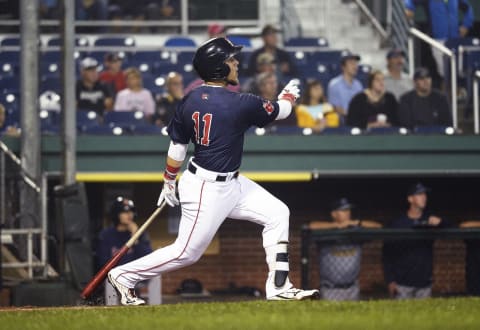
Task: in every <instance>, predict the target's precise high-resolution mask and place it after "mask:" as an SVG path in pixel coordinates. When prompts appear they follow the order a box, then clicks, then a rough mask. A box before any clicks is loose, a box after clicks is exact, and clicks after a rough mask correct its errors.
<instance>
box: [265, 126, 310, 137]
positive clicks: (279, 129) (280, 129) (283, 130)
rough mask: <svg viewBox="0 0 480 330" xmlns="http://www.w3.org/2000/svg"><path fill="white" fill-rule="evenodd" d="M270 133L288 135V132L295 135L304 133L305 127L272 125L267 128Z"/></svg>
mask: <svg viewBox="0 0 480 330" xmlns="http://www.w3.org/2000/svg"><path fill="white" fill-rule="evenodd" d="M267 132H268V134H269V135H270V134H279V135H287V134H294V135H302V132H303V128H302V127H298V126H282V125H278V126H276V125H275V126H271V127H269V128H268V130H267Z"/></svg>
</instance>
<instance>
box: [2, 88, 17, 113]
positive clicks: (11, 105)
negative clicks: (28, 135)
mask: <svg viewBox="0 0 480 330" xmlns="http://www.w3.org/2000/svg"><path fill="white" fill-rule="evenodd" d="M0 103H1V104H3V106H4V107H5V108H6V109H7V110H8V109H14V110H17V109H18V108H19V105H20V95H19V94H18V93H12V92H6V93H2V92H0Z"/></svg>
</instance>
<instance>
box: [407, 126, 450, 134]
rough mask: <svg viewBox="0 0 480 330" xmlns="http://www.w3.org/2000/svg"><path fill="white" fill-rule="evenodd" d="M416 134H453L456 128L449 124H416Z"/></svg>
mask: <svg viewBox="0 0 480 330" xmlns="http://www.w3.org/2000/svg"><path fill="white" fill-rule="evenodd" d="M413 133H414V134H424V135H429V134H440V135H453V134H455V129H454V128H453V127H449V126H416V127H414V129H413Z"/></svg>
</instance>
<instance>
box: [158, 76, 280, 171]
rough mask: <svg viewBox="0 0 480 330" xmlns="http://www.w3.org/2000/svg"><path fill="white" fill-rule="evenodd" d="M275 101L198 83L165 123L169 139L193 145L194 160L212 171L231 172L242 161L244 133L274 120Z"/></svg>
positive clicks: (276, 112) (275, 113) (276, 110)
mask: <svg viewBox="0 0 480 330" xmlns="http://www.w3.org/2000/svg"><path fill="white" fill-rule="evenodd" d="M278 110H279V107H278V103H277V102H270V101H268V100H264V99H262V98H260V97H258V96H255V95H252V94H241V93H236V92H232V91H229V90H227V89H225V88H222V87H214V86H206V85H202V86H200V87H198V88H196V89H194V90H192V91H191V92H190V93H189V94H188V95H186V96H185V97H184V99H183V100H182V103H181V104H180V105H179V107H178V109H177V111H176V112H175V116H174V118H173V119H172V121H171V122H170V124H169V125H168V134H169V135H170V138H171V139H172V141H174V142H177V143H181V144H188V143H189V141H192V142H193V143H194V145H195V152H194V158H195V163H196V164H198V165H199V166H201V167H203V168H204V169H207V170H210V171H215V172H233V171H236V170H238V168H239V167H240V164H241V162H242V153H243V139H244V134H245V132H246V131H247V130H248V128H250V127H251V126H257V127H263V126H265V125H267V124H268V123H270V122H272V121H273V120H275V118H276V117H277V115H278Z"/></svg>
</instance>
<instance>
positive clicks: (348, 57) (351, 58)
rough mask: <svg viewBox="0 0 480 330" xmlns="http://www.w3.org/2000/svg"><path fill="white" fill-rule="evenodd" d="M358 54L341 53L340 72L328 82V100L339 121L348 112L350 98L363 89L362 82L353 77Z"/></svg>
mask: <svg viewBox="0 0 480 330" xmlns="http://www.w3.org/2000/svg"><path fill="white" fill-rule="evenodd" d="M359 61H360V56H359V55H356V54H352V53H345V54H343V56H342V58H341V59H340V64H341V68H342V73H341V74H340V75H338V76H337V77H335V78H333V79H332V80H330V82H329V83H328V93H327V95H328V100H329V101H330V103H331V104H332V105H333V106H334V107H335V111H336V112H337V113H338V114H339V115H340V118H341V122H342V123H343V122H344V121H345V119H344V117H345V116H346V115H347V113H348V106H349V105H350V101H351V99H352V98H353V97H354V96H355V95H357V94H358V93H360V92H361V91H362V89H363V86H362V83H361V82H360V81H359V80H357V79H355V76H356V75H357V71H358V62H359Z"/></svg>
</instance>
